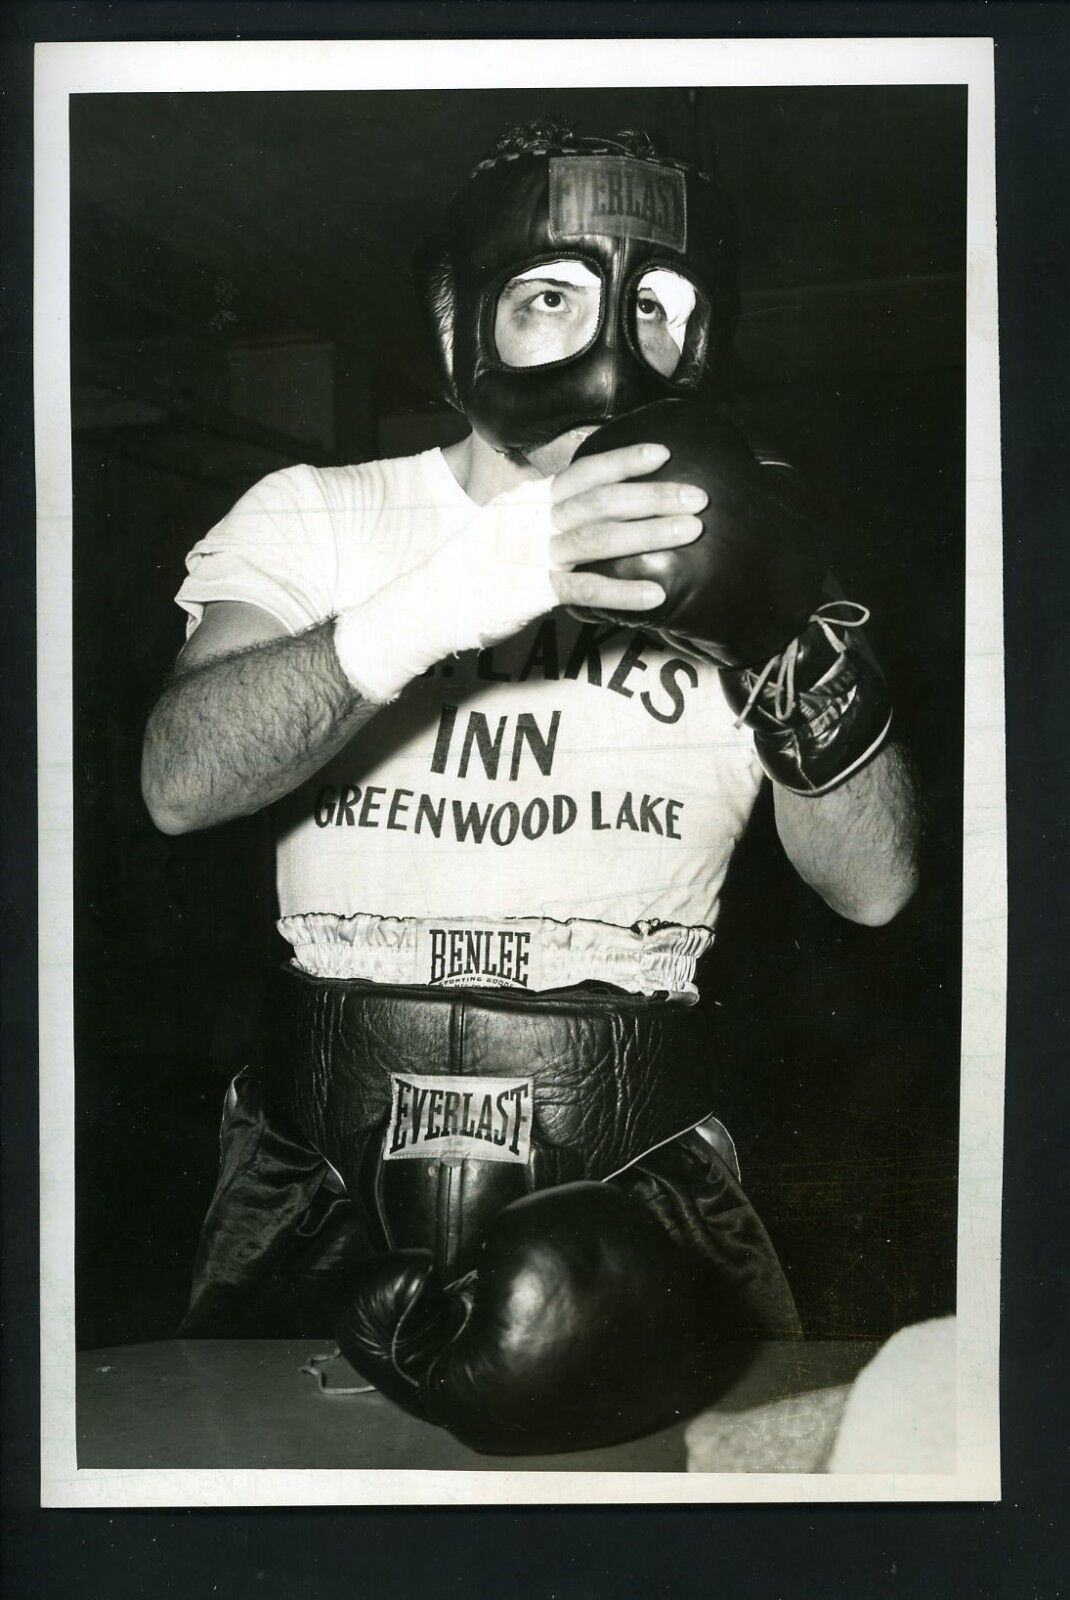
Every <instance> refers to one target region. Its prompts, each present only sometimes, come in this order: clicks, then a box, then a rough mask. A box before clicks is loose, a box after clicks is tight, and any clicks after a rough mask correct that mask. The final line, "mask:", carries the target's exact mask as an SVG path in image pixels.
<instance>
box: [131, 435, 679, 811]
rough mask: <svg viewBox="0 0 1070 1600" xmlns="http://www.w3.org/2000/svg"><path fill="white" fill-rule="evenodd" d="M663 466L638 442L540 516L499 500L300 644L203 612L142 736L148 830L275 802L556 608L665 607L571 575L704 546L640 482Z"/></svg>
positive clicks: (564, 477)
mask: <svg viewBox="0 0 1070 1600" xmlns="http://www.w3.org/2000/svg"><path fill="white" fill-rule="evenodd" d="M666 455H667V452H666V451H665V450H663V449H662V448H661V447H658V446H654V447H647V446H643V445H635V446H631V447H629V448H627V449H623V450H618V451H613V452H607V454H605V455H604V456H601V457H597V458H592V459H591V460H588V461H583V462H577V463H576V464H575V465H574V466H571V467H568V468H566V469H565V470H564V471H563V472H561V473H560V474H558V475H557V476H556V477H555V478H554V480H553V482H552V484H550V485H547V486H546V491H545V493H544V494H543V497H542V503H541V504H540V505H538V506H536V507H535V509H534V511H532V510H531V509H530V508H528V507H527V505H526V500H521V501H516V500H515V496H514V497H511V496H507V495H503V496H501V497H499V499H498V500H497V501H493V502H491V504H490V505H488V506H486V507H484V508H483V509H482V511H481V512H480V513H479V514H478V515H477V517H476V518H475V519H474V520H473V522H472V523H471V525H470V526H469V527H467V528H465V529H464V530H462V531H461V532H460V533H458V534H457V535H455V537H454V538H453V539H452V540H450V541H448V543H447V544H446V545H444V546H442V548H441V549H440V550H439V551H438V552H436V554H435V555H434V556H432V557H431V558H430V559H429V560H428V561H427V562H425V563H423V564H422V565H421V566H419V567H417V568H414V569H412V570H411V571H409V572H406V573H404V574H403V575H402V576H401V577H399V578H397V579H395V580H393V581H392V582H390V583H389V584H386V585H385V586H384V587H383V589H381V590H380V591H378V593H376V594H374V595H372V596H371V597H369V599H368V600H367V601H365V602H364V603H363V604H362V605H360V606H355V607H353V608H352V609H350V610H348V611H343V612H341V613H340V615H339V616H337V617H331V618H327V619H325V620H324V621H323V622H322V623H318V624H316V625H314V626H313V627H311V628H308V629H306V630H305V631H304V632H303V633H299V634H295V635H290V634H285V636H282V634H283V630H282V629H281V627H280V625H279V624H278V623H277V622H275V621H274V619H273V618H272V617H270V615H268V614H267V613H266V612H263V611H261V610H259V609H258V608H257V607H255V606H250V605H243V604H238V603H237V602H228V601H216V602H213V603H212V604H211V605H209V606H207V607H206V609H205V616H204V619H203V620H202V622H201V624H200V626H199V627H198V628H197V630H196V632H195V633H194V634H193V635H192V636H191V639H190V641H189V643H188V644H187V646H186V649H185V650H184V651H183V652H182V655H181V656H180V657H179V661H178V667H177V670H176V673H175V676H174V677H173V678H172V679H171V681H170V682H169V683H168V684H167V685H166V687H165V688H164V691H163V693H162V695H161V696H160V698H159V700H158V702H157V704H156V706H155V707H154V709H153V711H152V714H151V716H150V717H149V721H148V726H147V728H146V732H145V743H144V749H143V755H142V791H143V793H144V797H145V802H146V805H147V806H148V809H149V813H150V815H151V816H152V819H153V821H154V822H155V823H156V825H157V827H158V828H160V829H161V830H162V831H163V832H164V833H170V834H177V833H188V832H192V831H194V830H196V829H198V828H208V827H212V826H213V825H215V824H216V823H221V822H227V821H229V820H230V819H231V818H234V817H242V816H249V815H251V814H252V813H253V812H255V811H259V810H261V809H262V808H263V807H264V806H267V805H270V804H272V802H273V801H275V800H280V799H281V798H282V797H283V796H284V795H287V794H289V793H290V792H291V791H292V790H293V789H296V788H297V787H298V786H299V785H300V784H302V783H303V782H304V781H305V780H306V779H307V778H309V777H311V776H312V775H313V773H315V772H317V771H318V770H319V768H320V767H321V766H323V764H324V762H326V761H327V760H329V759H330V757H331V756H333V755H335V754H336V753H337V752H338V751H339V750H341V749H342V748H343V747H344V746H345V745H346V744H347V743H348V741H349V740H350V739H351V738H352V737H353V735H354V734H355V733H356V732H357V731H358V730H359V729H360V728H361V727H362V726H363V724H364V723H365V722H367V721H368V720H369V718H371V717H372V716H374V714H375V712H376V711H377V710H378V709H379V708H380V706H381V705H382V704H384V703H386V702H388V701H389V700H391V699H393V698H394V697H395V696H396V695H397V694H399V693H400V692H401V690H402V689H403V688H404V686H405V684H406V683H408V682H409V681H411V680H412V679H414V678H415V677H417V676H418V675H419V674H420V673H422V672H425V671H426V670H427V669H428V668H429V667H432V666H433V665H435V663H436V662H438V661H441V660H444V659H446V657H447V656H449V655H451V654H456V653H459V652H460V651H462V650H468V649H475V648H480V647H483V646H485V645H488V644H492V643H495V642H497V641H498V640H499V639H503V638H508V637H509V636H510V635H511V634H513V633H514V632H516V631H518V630H519V628H521V627H523V626H524V625H525V624H526V622H528V621H534V619H535V618H536V617H537V616H541V615H542V614H543V613H544V612H546V611H549V610H551V609H553V607H554V606H555V605H558V604H560V605H583V606H594V607H599V608H607V609H610V608H612V609H617V610H624V611H637V612H641V611H648V610H651V609H652V608H654V607H655V606H658V605H660V604H661V602H662V600H663V599H664V591H663V590H662V589H661V588H660V587H659V585H658V584H656V583H653V582H650V581H643V580H630V579H617V578H611V577H605V576H601V575H598V574H595V573H591V572H584V571H575V570H573V569H574V568H576V567H578V566H580V565H582V564H583V563H586V562H588V561H590V560H592V559H594V560H597V559H600V558H603V557H608V556H617V555H622V554H626V553H630V552H632V551H634V550H635V549H637V548H638V549H643V548H651V549H658V548H665V547H668V546H672V545H679V544H685V543H687V542H689V541H691V540H693V539H695V538H696V537H697V536H698V534H699V532H700V531H701V523H700V522H699V521H698V519H697V518H696V517H695V516H693V515H690V514H689V512H690V510H692V509H693V508H694V506H695V501H694V491H690V490H688V489H687V488H686V486H685V487H683V488H681V486H679V485H677V484H673V483H651V482H643V481H638V482H636V481H634V479H633V476H632V475H633V474H634V475H642V474H645V473H648V472H649V471H650V470H651V468H652V467H653V466H656V465H658V464H660V463H661V462H662V461H664V459H665V457H666ZM527 493H528V489H527V487H525V489H524V495H525V496H526V495H527ZM689 495H690V496H691V498H689ZM701 499H702V501H703V502H704V501H705V496H704V495H702V496H701ZM533 517H534V518H535V519H536V522H537V527H536V530H535V534H536V536H535V537H534V538H532V537H531V528H530V524H531V521H532V518H533ZM525 530H527V531H526V533H525ZM531 551H534V555H532V554H531V553H530V552H531Z"/></svg>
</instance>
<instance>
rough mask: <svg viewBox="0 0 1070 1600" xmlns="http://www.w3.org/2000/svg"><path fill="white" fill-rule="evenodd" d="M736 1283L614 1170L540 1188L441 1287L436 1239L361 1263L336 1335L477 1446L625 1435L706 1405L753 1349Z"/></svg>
mask: <svg viewBox="0 0 1070 1600" xmlns="http://www.w3.org/2000/svg"><path fill="white" fill-rule="evenodd" d="M731 1300H732V1297H731V1294H730V1293H729V1291H727V1289H724V1288H723V1287H722V1286H720V1285H719V1283H718V1280H717V1277H716V1275H715V1274H714V1273H713V1272H711V1271H710V1270H709V1268H708V1267H707V1266H706V1264H705V1263H703V1262H702V1261H701V1260H700V1259H699V1258H698V1257H697V1256H695V1255H693V1254H690V1253H688V1252H687V1251H686V1250H685V1249H684V1248H682V1247H681V1245H680V1244H678V1243H677V1242H676V1241H675V1240H674V1239H673V1238H671V1237H670V1236H669V1235H668V1234H667V1233H666V1231H665V1230H664V1229H663V1228H662V1227H660V1226H659V1225H658V1222H657V1221H655V1220H654V1218H653V1217H652V1216H651V1214H650V1213H649V1212H648V1210H647V1208H646V1207H645V1206H644V1204H643V1203H642V1201H641V1200H639V1199H637V1198H635V1197H634V1196H633V1195H631V1194H629V1193H628V1192H627V1191H626V1190H624V1189H621V1188H617V1187H614V1186H613V1185H611V1184H602V1183H588V1182H583V1183H572V1184H566V1185H563V1186H562V1187H560V1188H557V1189H549V1190H545V1191H543V1192H542V1193H539V1194H534V1195H528V1196H526V1197H525V1198H524V1199H522V1200H517V1201H514V1202H513V1204H511V1205H509V1206H507V1207H506V1208H505V1209H504V1210H503V1211H501V1212H500V1213H499V1214H498V1216H497V1217H496V1218H495V1220H494V1221H493V1222H492V1223H491V1224H490V1226H489V1227H488V1229H487V1232H486V1235H485V1239H484V1243H483V1248H482V1251H481V1253H480V1256H479V1264H478V1266H477V1267H476V1268H475V1269H474V1270H473V1271H472V1272H470V1273H468V1274H467V1275H466V1276H465V1277H463V1278H460V1279H458V1280H456V1281H455V1282H453V1283H450V1284H447V1285H446V1286H445V1287H440V1286H439V1285H438V1284H437V1283H436V1282H435V1279H434V1275H433V1271H432V1265H431V1257H430V1255H429V1254H428V1253H427V1252H423V1251H415V1250H414V1251H399V1252H396V1253H394V1254H392V1255H388V1256H380V1257H377V1258H376V1259H374V1260H372V1261H370V1262H368V1263H366V1264H364V1265H362V1266H361V1267H359V1268H357V1269H356V1275H355V1277H354V1279H353V1280H352V1283H351V1294H350V1299H349V1302H348V1306H347V1309H346V1311H345V1313H344V1315H343V1317H342V1319H341V1325H340V1327H339V1329H338V1343H339V1345H340V1347H341V1350H342V1353H343V1355H344V1356H345V1357H346V1359H347V1360H348V1361H349V1363H350V1365H351V1366H353V1367H355V1368H356V1369H357V1371H358V1372H360V1373H361V1374H362V1375H363V1376H364V1377H365V1378H367V1379H368V1380H369V1381H371V1382H372V1383H374V1384H375V1386H376V1388H378V1389H379V1390H380V1391H381V1392H382V1393H383V1394H386V1395H387V1396H389V1397H390V1398H391V1399H392V1400H394V1401H396V1402H397V1404H398V1405H400V1406H402V1407H403V1408H404V1409H405V1410H406V1411H409V1412H412V1413H413V1414H414V1415H416V1416H419V1417H423V1418H425V1419H426V1420H427V1421H430V1422H433V1423H436V1424H438V1425H439V1426H441V1427H444V1428H447V1429H448V1430H449V1431H450V1432H451V1433H453V1434H454V1435H455V1436H456V1437H457V1438H458V1439H460V1440H462V1441H463V1442H464V1443H465V1444H467V1445H468V1446H470V1448H472V1449H474V1450H480V1451H485V1452H487V1453H490V1454H511V1455H532V1454H545V1453H547V1452H556V1451H567V1450H580V1449H588V1448H593V1447H596V1446H600V1445H608V1444H613V1443H616V1442H618V1441H620V1440H623V1439H628V1438H634V1437H636V1436H638V1435H640V1434H644V1433H649V1432H652V1431H653V1430H655V1429H657V1428H660V1427H664V1426H667V1425H668V1424H669V1423H670V1422H673V1421H675V1420H677V1419H678V1418H679V1417H683V1416H686V1415H688V1414H689V1413H691V1412H693V1411H695V1410H697V1409H698V1408H699V1407H700V1406H701V1405H702V1404H703V1403H704V1402H706V1401H708V1400H710V1399H711V1398H713V1397H714V1396H715V1395H716V1394H717V1393H718V1392H719V1391H720V1390H721V1389H722V1388H723V1387H724V1385H725V1384H726V1382H727V1381H728V1377H729V1376H730V1375H731V1373H732V1372H733V1371H734V1370H735V1365H736V1363H737V1362H738V1359H739V1348H738V1346H737V1345H735V1344H734V1343H733V1342H732V1329H733V1327H734V1326H735V1321H734V1314H733V1307H732V1303H731Z"/></svg>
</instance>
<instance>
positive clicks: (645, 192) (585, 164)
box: [550, 156, 687, 251]
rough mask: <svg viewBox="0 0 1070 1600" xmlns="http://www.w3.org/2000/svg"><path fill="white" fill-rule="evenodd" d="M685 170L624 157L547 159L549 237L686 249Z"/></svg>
mask: <svg viewBox="0 0 1070 1600" xmlns="http://www.w3.org/2000/svg"><path fill="white" fill-rule="evenodd" d="M685 194H686V185H685V181H684V174H683V173H682V172H679V171H677V170H676V169H675V168H673V167H662V166H656V165H654V164H653V163H651V162H648V161H635V160H632V159H631V158H630V157H628V156H569V157H568V158H567V159H564V160H563V159H554V158H553V157H551V160H550V237H551V238H553V239H573V238H577V237H581V236H582V235H584V234H592V233H601V234H610V235H616V236H617V237H619V238H621V239H647V240H650V241H651V242H652V243H653V244H663V245H667V246H668V248H669V249H671V250H679V251H684V250H686V249H687V208H686V204H685Z"/></svg>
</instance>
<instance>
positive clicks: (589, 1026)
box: [261, 968, 715, 1271]
mask: <svg viewBox="0 0 1070 1600" xmlns="http://www.w3.org/2000/svg"><path fill="white" fill-rule="evenodd" d="M708 1027H709V1020H708V1017H707V1016H706V1015H705V1014H704V1013H703V1012H702V1010H701V1009H700V1008H699V1007H698V1006H695V1005H690V1004H687V1003H686V1002H684V1001H677V1000H668V999H661V998H657V997H649V996H642V995H631V994H624V993H621V992H619V991H611V992H592V991H591V989H590V988H589V987H585V988H582V989H574V990H561V991H557V992H553V993H543V994H538V995H518V994H517V993H516V992H515V991H509V992H508V993H502V992H500V991H493V990H486V991H477V990H465V991H458V990H452V991H444V990H438V989H429V988H412V987H401V986H388V985H381V984H376V985H373V984H369V983H364V982H362V981H360V980H357V979H338V978H314V977H309V976H307V975H305V974H303V973H301V972H299V971H297V970H296V969H294V968H287V969H285V970H284V972H283V974H282V975H281V977H280V980H279V981H278V982H277V983H276V985H275V987H274V994H273V999H272V1006H271V1013H270V1026H269V1029H268V1045H267V1051H266V1055H265V1060H264V1064H263V1069H262V1074H261V1077H262V1082H263V1088H264V1095H265V1103H266V1104H267V1105H268V1106H269V1107H270V1108H271V1110H272V1113H273V1114H275V1115H278V1116H281V1117H282V1118H284V1119H285V1120H286V1121H287V1122H288V1123H289V1124H290V1125H291V1126H292V1127H293V1129H294V1130H295V1131H296V1132H297V1133H298V1134H299V1135H300V1137H301V1138H302V1139H304V1140H307V1141H308V1143H309V1144H310V1145H311V1146H312V1147H313V1148H314V1149H315V1150H316V1151H318V1152H319V1153H320V1154H321V1155H322V1156H323V1157H324V1158H325V1159H326V1160H327V1161H328V1162H330V1164H331V1165H332V1166H333V1167H334V1168H335V1169H336V1170H337V1172H338V1173H339V1175H340V1176H341V1178H342V1181H343V1183H344V1184H345V1187H346V1190H347V1191H348V1193H349V1195H350V1196H351V1197H352V1198H353V1199H354V1200H355V1201H358V1202H359V1204H360V1205H361V1208H362V1210H363V1211H364V1212H365V1215H366V1217H367V1218H368V1221H369V1226H370V1230H371V1234H372V1239H373V1242H374V1244H375V1245H376V1246H377V1247H378V1248H380V1249H398V1248H407V1247H415V1248H423V1249H429V1250H431V1251H432V1252H433V1253H434V1255H435V1257H436V1260H437V1262H438V1265H439V1267H440V1269H441V1270H443V1271H454V1270H456V1271H461V1270H464V1269H465V1267H466V1266H467V1265H468V1264H470V1259H471V1253H472V1250H473V1249H474V1247H475V1245H476V1243H477V1241H478V1239H479V1237H480V1235H481V1233H482V1230H483V1227H484V1226H485V1224H486V1222H487V1221H488V1220H489V1219H490V1217H491V1216H492V1215H494V1214H495V1213H496V1212H497V1211H499V1210H500V1209H501V1207H502V1206H504V1205H507V1204H508V1203H509V1201H510V1200H513V1199H516V1198H518V1197H519V1196H520V1195H522V1194H525V1193H529V1192H531V1191H532V1190H535V1189H542V1188H548V1187H552V1186H554V1185H556V1184H560V1183H568V1182H571V1181H573V1180H575V1179H579V1178H594V1179H602V1178H608V1177H611V1176H613V1175H614V1174H615V1173H618V1172H621V1171H623V1170H624V1169H625V1168H627V1167H629V1166H631V1165H632V1163H633V1162H635V1161H636V1160H637V1159H638V1158H639V1157H640V1156H642V1155H643V1154H644V1153H646V1152H647V1151H649V1150H652V1149H654V1148H655V1147H657V1146H660V1145H662V1144H664V1143H666V1142H667V1141H669V1140H671V1139H673V1138H674V1137H675V1136H676V1135H678V1134H680V1133H683V1132H684V1131H686V1130H687V1129H688V1128H691V1127H693V1126H694V1125H695V1124H696V1123H698V1122H700V1121H702V1120H703V1118H705V1117H706V1116H707V1115H709V1114H710V1112H711V1111H712V1110H713V1107H714V1101H715V1085H714V1079H713V1075H712V1072H711V1067H710V1060H711V1055H712V1050H711V1041H710V1038H709V1033H708Z"/></svg>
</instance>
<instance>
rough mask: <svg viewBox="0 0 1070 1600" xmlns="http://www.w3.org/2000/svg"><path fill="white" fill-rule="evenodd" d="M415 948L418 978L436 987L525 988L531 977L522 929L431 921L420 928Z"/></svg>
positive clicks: (528, 948)
mask: <svg viewBox="0 0 1070 1600" xmlns="http://www.w3.org/2000/svg"><path fill="white" fill-rule="evenodd" d="M417 950H418V957H417V959H418V962H419V970H420V974H421V978H422V981H423V982H425V983H429V984H434V985H435V986H436V987H438V988H442V989H454V988H458V987H461V986H470V985H472V984H473V983H478V984H479V985H480V986H481V987H483V988H489V989H526V988H527V987H528V986H529V984H530V981H531V974H530V970H529V967H530V961H531V934H530V932H529V931H527V930H526V929H521V928H495V927H472V926H471V925H468V926H464V927H450V926H449V925H448V924H446V925H443V926H436V925H435V924H432V925H431V926H430V927H426V928H421V930H420V933H419V935H418V939H417Z"/></svg>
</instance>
